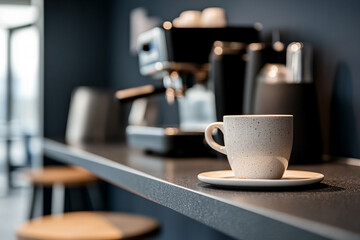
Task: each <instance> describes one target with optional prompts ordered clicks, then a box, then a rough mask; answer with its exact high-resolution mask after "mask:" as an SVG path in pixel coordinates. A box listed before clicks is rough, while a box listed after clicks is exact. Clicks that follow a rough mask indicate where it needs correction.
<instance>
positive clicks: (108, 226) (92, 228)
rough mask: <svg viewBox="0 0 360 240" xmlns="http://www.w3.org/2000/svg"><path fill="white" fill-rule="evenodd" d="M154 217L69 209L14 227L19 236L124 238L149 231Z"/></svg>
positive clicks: (39, 239)
mask: <svg viewBox="0 0 360 240" xmlns="http://www.w3.org/2000/svg"><path fill="white" fill-rule="evenodd" d="M158 227H159V225H158V223H157V221H156V220H154V219H152V218H149V217H145V216H141V215H136V214H126V213H113V212H71V213H65V214H60V215H48V216H44V217H40V218H35V219H33V220H30V221H28V222H26V223H25V224H23V225H22V226H20V227H19V228H18V230H17V237H18V239H19V240H60V239H62V240H66V239H71V240H80V239H81V240H84V239H88V240H94V239H97V240H100V239H104V240H105V239H106V240H110V239H125V238H133V237H139V236H142V235H145V234H149V233H151V232H153V231H155V230H156V229H158Z"/></svg>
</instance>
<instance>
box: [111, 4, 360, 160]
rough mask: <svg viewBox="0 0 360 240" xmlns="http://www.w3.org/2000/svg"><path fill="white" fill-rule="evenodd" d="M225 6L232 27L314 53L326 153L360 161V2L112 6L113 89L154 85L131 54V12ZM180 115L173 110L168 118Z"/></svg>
mask: <svg viewBox="0 0 360 240" xmlns="http://www.w3.org/2000/svg"><path fill="white" fill-rule="evenodd" d="M211 6H220V7H223V8H225V10H226V11H227V13H228V19H229V23H230V24H232V25H236V24H253V23H255V22H260V23H262V24H263V26H264V30H263V37H264V38H268V36H269V35H270V34H271V31H272V30H274V29H278V30H280V32H281V37H282V40H284V41H285V42H291V41H304V42H308V43H310V44H312V45H313V47H314V51H315V52H314V65H315V69H314V70H315V72H314V79H315V81H316V86H317V92H318V104H319V108H320V117H321V128H322V129H321V130H322V135H323V139H324V149H325V152H326V153H330V154H333V155H337V156H345V157H355V158H360V139H359V138H360V95H359V94H357V91H359V90H360V67H359V58H360V57H359V56H360V46H359V42H360V31H359V29H360V14H359V12H360V1H356V0H353V1H351V0H347V1H340V0H317V1H312V0H301V1H296V0H290V1H289V0H271V1H268V0H251V1H250V0H246V1H240V0H227V1H218V0H206V1H205V0H197V1H193V0H181V1H169V0H152V1H147V0H136V1H116V0H114V1H112V2H111V10H110V46H111V52H110V66H111V68H110V72H109V77H110V79H109V80H110V84H111V86H113V87H116V88H127V87H133V86H138V85H141V84H145V83H149V82H150V81H152V80H150V79H148V78H144V77H142V76H140V74H139V71H138V66H137V59H136V58H135V57H133V56H131V55H130V53H129V35H128V34H129V12H130V10H132V9H134V8H136V7H144V8H146V9H147V10H148V11H149V15H151V16H158V17H160V18H162V19H163V20H172V19H174V18H175V17H177V16H178V15H179V13H180V12H181V11H183V10H189V9H196V10H202V9H204V8H206V7H211ZM173 113H176V111H174V109H171V108H167V109H166V110H164V113H163V114H162V116H163V117H164V118H169V121H174V119H173V118H171V117H169V116H172V115H174V114H173Z"/></svg>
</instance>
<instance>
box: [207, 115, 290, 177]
mask: <svg viewBox="0 0 360 240" xmlns="http://www.w3.org/2000/svg"><path fill="white" fill-rule="evenodd" d="M215 128H219V129H220V130H221V131H222V132H223V134H224V142H225V146H222V145H219V144H218V143H216V142H215V141H214V139H213V137H212V132H213V130H214V129H215ZM205 138H206V141H207V143H208V144H209V145H210V146H211V147H212V148H213V149H215V150H216V151H219V152H221V153H223V154H226V155H227V157H228V160H229V163H230V166H231V169H232V171H233V172H234V175H235V177H237V178H261V179H265V178H266V179H276V178H281V177H282V175H283V174H284V172H285V170H286V169H287V166H288V162H289V158H290V154H291V149H292V144H293V116H292V115H229V116H224V122H216V123H212V124H210V125H209V126H208V127H207V128H206V130H205Z"/></svg>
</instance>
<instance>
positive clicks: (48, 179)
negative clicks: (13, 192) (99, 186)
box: [25, 166, 98, 219]
mask: <svg viewBox="0 0 360 240" xmlns="http://www.w3.org/2000/svg"><path fill="white" fill-rule="evenodd" d="M25 174H26V176H27V178H28V180H29V182H30V183H31V184H32V188H33V193H32V198H31V205H30V213H29V219H31V218H33V217H34V212H35V205H36V202H37V200H38V192H39V190H40V189H41V188H51V190H52V195H55V194H54V193H55V190H58V191H57V193H58V194H56V196H52V199H51V208H52V213H54V212H55V211H57V213H63V212H64V208H65V197H66V192H67V191H66V190H69V189H71V188H74V187H83V188H86V187H88V186H89V185H90V184H93V183H95V182H96V181H97V180H98V178H97V177H96V176H94V175H93V174H92V173H90V172H89V171H87V170H85V169H83V168H80V167H76V166H47V167H42V168H39V169H33V170H28V171H26V173H25ZM87 193H88V192H87ZM88 194H89V193H88ZM87 197H88V199H90V196H89V195H88V196H87ZM84 198H85V196H84ZM84 198H83V200H84Z"/></svg>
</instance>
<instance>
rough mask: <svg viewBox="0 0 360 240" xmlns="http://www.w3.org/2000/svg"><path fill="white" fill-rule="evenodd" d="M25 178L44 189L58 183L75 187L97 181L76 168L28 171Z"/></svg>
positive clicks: (58, 167)
mask: <svg viewBox="0 0 360 240" xmlns="http://www.w3.org/2000/svg"><path fill="white" fill-rule="evenodd" d="M27 177H28V179H29V181H30V182H31V183H32V184H33V185H38V186H45V187H46V186H47V187H50V186H52V185H54V184H58V183H59V184H63V185H65V186H76V185H83V184H86V183H90V182H94V181H96V180H97V178H96V177H95V176H94V175H93V174H92V173H91V172H89V171H87V170H85V169H83V168H80V167H76V166H47V167H43V168H39V169H34V170H30V171H28V172H27Z"/></svg>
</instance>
